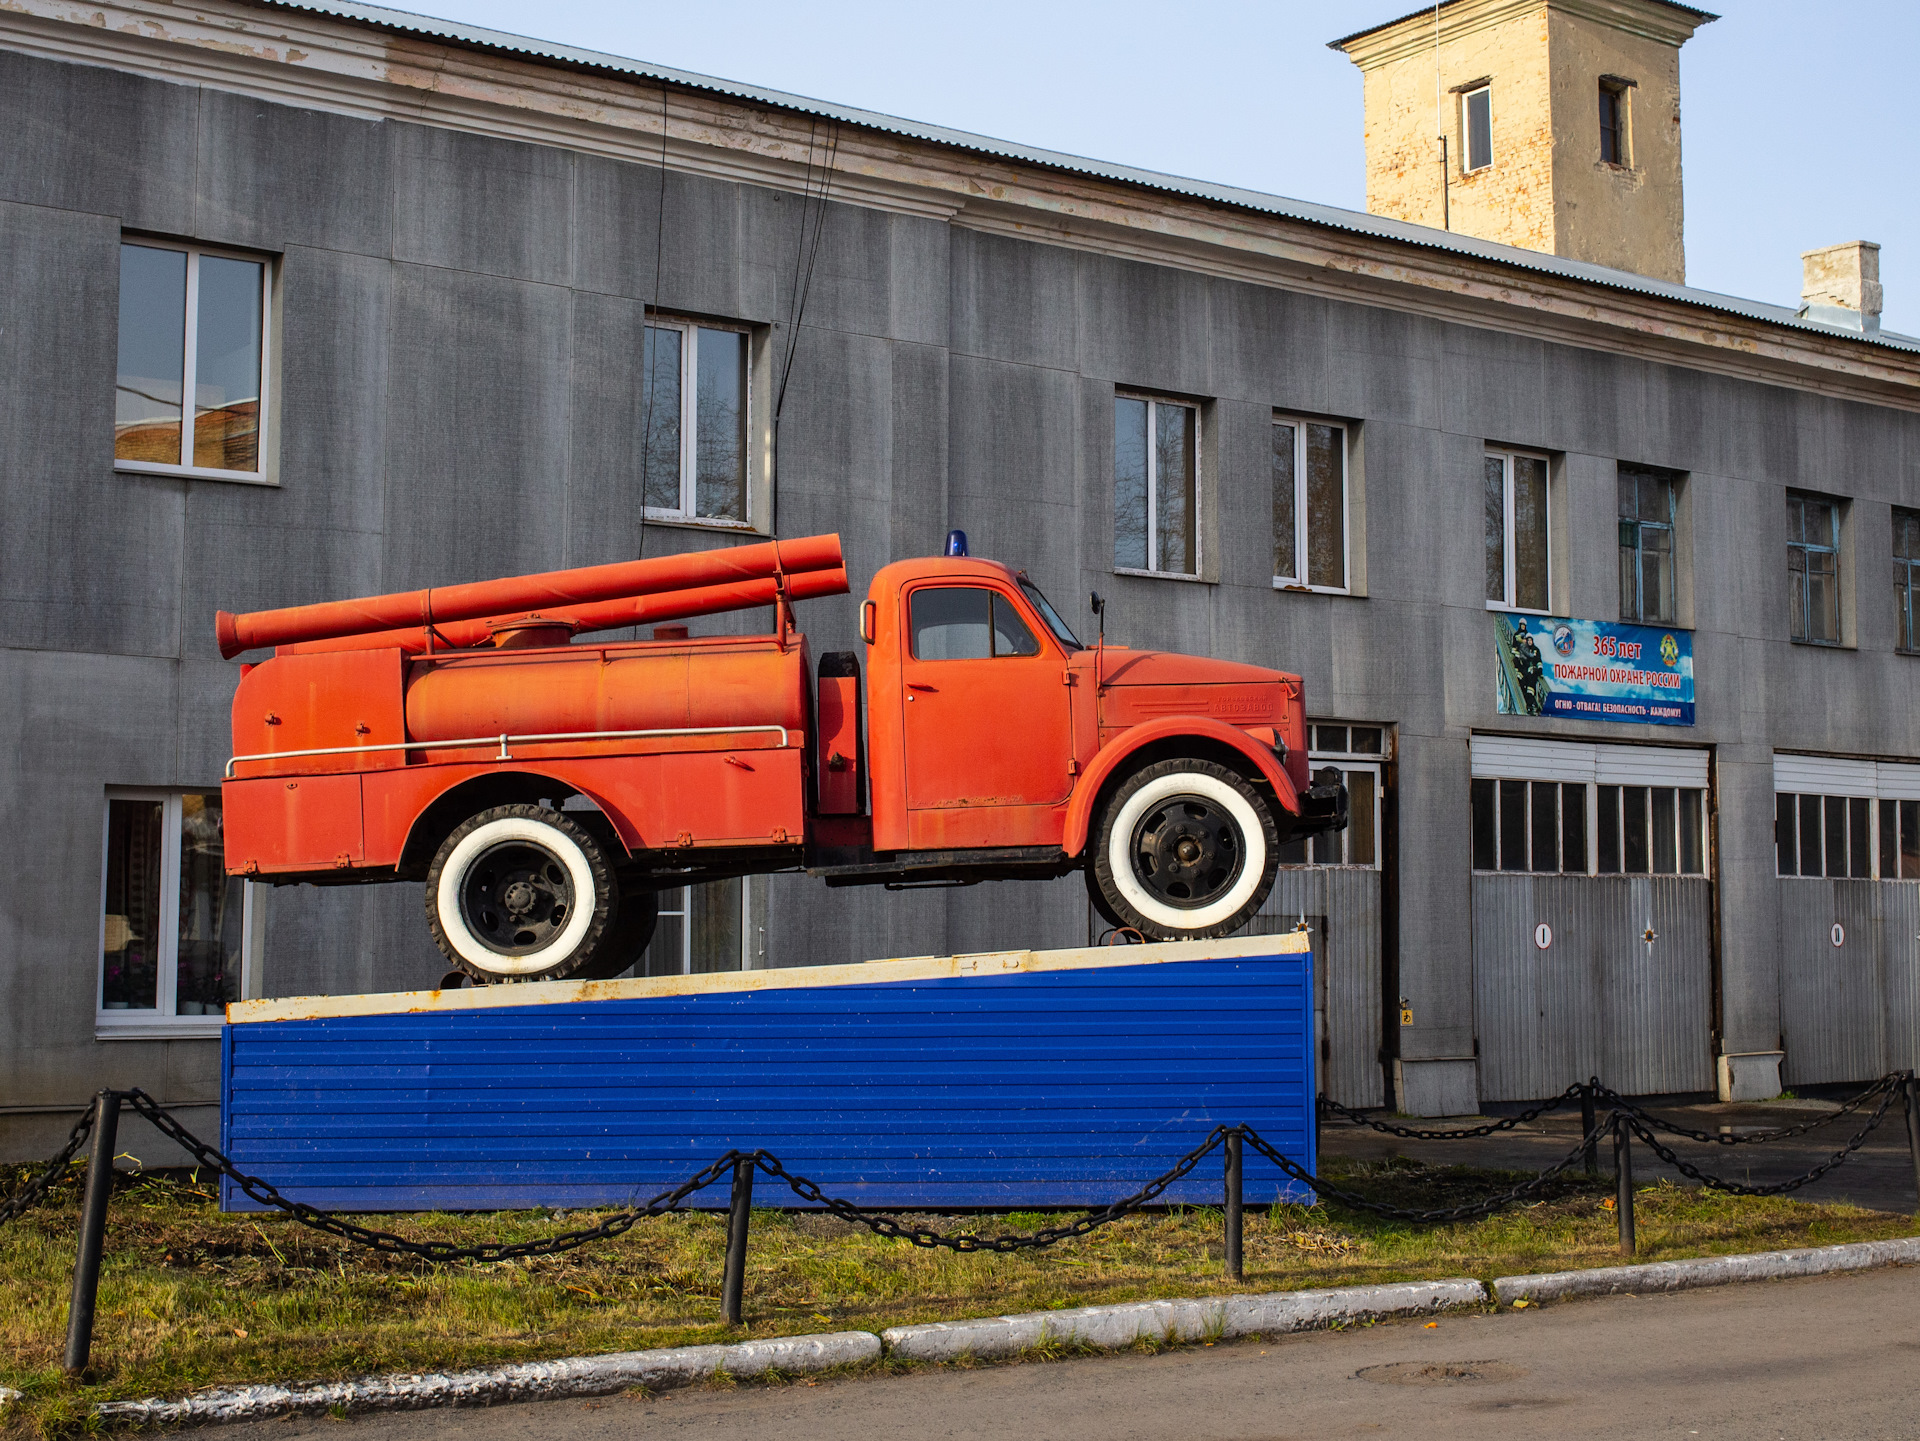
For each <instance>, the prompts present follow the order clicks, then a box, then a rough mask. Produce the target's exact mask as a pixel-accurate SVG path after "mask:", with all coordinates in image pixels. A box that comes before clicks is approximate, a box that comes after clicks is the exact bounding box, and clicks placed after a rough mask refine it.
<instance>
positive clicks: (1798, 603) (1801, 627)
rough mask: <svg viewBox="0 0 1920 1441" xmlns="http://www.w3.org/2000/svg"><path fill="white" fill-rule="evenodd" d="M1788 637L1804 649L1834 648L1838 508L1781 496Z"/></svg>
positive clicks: (1837, 628) (1816, 498)
mask: <svg viewBox="0 0 1920 1441" xmlns="http://www.w3.org/2000/svg"><path fill="white" fill-rule="evenodd" d="M1787 586H1788V596H1789V602H1788V613H1789V616H1790V617H1791V621H1790V625H1791V630H1790V634H1791V636H1792V638H1793V639H1794V640H1796V641H1802V642H1804V643H1806V644H1809V645H1838V644H1839V643H1840V507H1839V506H1838V505H1837V504H1836V503H1835V502H1833V501H1831V500H1827V499H1825V498H1823V497H1821V496H1817V495H1802V494H1800V493H1799V492H1797V491H1788V492H1787Z"/></svg>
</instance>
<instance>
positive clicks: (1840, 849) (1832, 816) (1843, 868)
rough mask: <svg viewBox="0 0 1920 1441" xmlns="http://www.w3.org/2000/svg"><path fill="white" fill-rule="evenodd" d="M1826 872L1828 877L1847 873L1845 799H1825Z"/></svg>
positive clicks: (1840, 797)
mask: <svg viewBox="0 0 1920 1441" xmlns="http://www.w3.org/2000/svg"><path fill="white" fill-rule="evenodd" d="M1825 815H1826V842H1827V871H1826V873H1827V874H1828V875H1829V876H1844V875H1846V873H1847V798H1846V797H1845V796H1828V797H1827V798H1826V808H1825Z"/></svg>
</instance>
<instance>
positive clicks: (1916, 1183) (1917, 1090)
mask: <svg viewBox="0 0 1920 1441" xmlns="http://www.w3.org/2000/svg"><path fill="white" fill-rule="evenodd" d="M1906 1091H1907V1154H1908V1155H1909V1156H1911V1157H1912V1158H1913V1191H1914V1199H1915V1200H1916V1201H1920V1080H1916V1079H1915V1077H1914V1074H1913V1072H1911V1071H1909V1072H1907V1084H1906Z"/></svg>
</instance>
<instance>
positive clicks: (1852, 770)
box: [1773, 754, 1880, 796]
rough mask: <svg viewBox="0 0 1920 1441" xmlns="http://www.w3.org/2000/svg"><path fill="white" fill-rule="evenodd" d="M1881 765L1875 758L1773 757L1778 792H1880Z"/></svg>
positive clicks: (1851, 794) (1870, 793) (1831, 794)
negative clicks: (1877, 764)
mask: <svg viewBox="0 0 1920 1441" xmlns="http://www.w3.org/2000/svg"><path fill="white" fill-rule="evenodd" d="M1877 770H1878V767H1877V766H1875V764H1874V763H1873V762H1872V761H1854V760H1842V759H1841V758H1840V757H1838V756H1789V755H1779V754H1776V755H1775V756H1774V758H1773V789H1774V791H1775V793H1776V794H1778V793H1781V792H1793V793H1797V794H1801V795H1824V796H1871V795H1875V794H1877V793H1878V792H1879V789H1880V781H1879V776H1878V775H1877V774H1876V772H1877Z"/></svg>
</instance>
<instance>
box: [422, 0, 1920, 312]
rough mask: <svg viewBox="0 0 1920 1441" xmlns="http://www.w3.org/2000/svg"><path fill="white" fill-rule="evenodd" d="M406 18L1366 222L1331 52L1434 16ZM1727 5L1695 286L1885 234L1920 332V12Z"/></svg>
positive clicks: (1028, 8) (1783, 293)
mask: <svg viewBox="0 0 1920 1441" xmlns="http://www.w3.org/2000/svg"><path fill="white" fill-rule="evenodd" d="M1695 3H1697V4H1699V5H1700V7H1701V8H1706V9H1712V8H1716V7H1714V6H1713V5H1712V4H1711V0H1695ZM403 4H404V8H407V9H412V10H416V11H420V12H423V13H427V14H431V15H438V16H441V17H443V18H447V19H453V20H462V21H466V22H468V23H470V24H475V25H486V26H491V27H493V28H495V29H499V30H509V31H513V32H515V33H517V34H521V35H531V36H536V37H539V38H541V39H546V40H555V41H560V42H562V43H565V44H570V45H580V46H587V47H590V48H592V49H596V50H605V51H610V52H612V53H614V54H617V55H625V56H629V57H633V58H636V59H641V60H649V61H653V62H655V63H658V64H662V65H672V66H678V67H681V68H683V69H687V70H697V71H701V72H703V73H705V74H709V75H717V76H722V77H724V78H726V79H730V80H739V81H746V82H750V83H754V84H759V85H765V86H769V87H772V88H774V89H779V90H788V91H793V92H795V93H797V94H801V95H810V96H816V97H819V98H822V99H829V100H835V101H839V102H840V103H842V104H846V105H857V106H862V107H865V108H867V109H872V110H881V111H885V112H888V113H889V114H893V115H901V116H906V117H908V118H911V119H914V120H924V121H930V122H933V123H937V124H942V125H951V126H955V127H957V128H959V129H963V130H972V131H977V132H979V133H981V134H986V135H993V136H1000V137H1003V138H1006V139H1010V140H1018V141H1022V142H1024V143H1026V144H1029V145H1039V146H1045V147H1047V148H1049V149H1054V150H1065V151H1069V152H1072V153H1074V154H1077V155H1086V156H1092V157H1094V158H1096V159H1101V160H1110V161H1116V162H1119V163H1122V164H1128V165H1139V166H1145V167H1147V168H1149V169H1154V170H1165V171H1171V172H1174V173H1176V174H1180V175H1189V176H1196V177H1199V178H1201V179H1204V180H1215V181H1221V182H1225V183H1228V184H1233V185H1244V186H1249V187H1252V188H1254V189H1257V190H1264V191H1268V192H1271V193H1273V194H1278V195H1286V196H1291V197H1294V198H1296V199H1301V200H1316V201H1320V202H1322V203H1325V204H1329V205H1342V206H1347V207H1349V208H1351V209H1355V210H1358V209H1363V208H1364V207H1365V203H1366V201H1365V194H1366V191H1365V176H1364V174H1363V170H1362V156H1361V134H1360V72H1359V71H1358V70H1356V69H1354V67H1353V65H1352V63H1351V62H1350V61H1348V60H1347V59H1346V57H1345V56H1343V55H1341V54H1339V53H1337V52H1335V51H1332V50H1328V49H1327V48H1326V42H1327V41H1328V40H1331V39H1333V38H1335V37H1336V36H1340V35H1345V34H1349V33H1351V32H1352V31H1354V30H1357V29H1361V28H1363V27H1365V26H1367V25H1371V24H1377V23H1379V22H1380V21H1383V20H1388V19H1392V18H1393V17H1395V16H1397V15H1400V14H1402V13H1404V12H1405V11H1407V10H1409V9H1412V8H1413V6H1412V5H1411V4H1409V3H1406V0H1327V3H1318V4H1314V3H1306V0H1268V3H1265V4H1255V3H1242V0H1211V3H1198V4H1189V5H1186V6H1184V7H1170V6H1166V5H1158V4H1156V5H1148V4H1142V3H1138V0H1106V3H1098V4H1096V3H1087V0H1060V3H1053V4H1047V3H1032V0H1027V3H1011V0H970V3H966V4H958V5H955V4H945V5H939V6H933V5H925V4H921V5H911V4H906V5H903V4H900V3H897V0H896V3H880V0H813V3H810V4H805V5H794V4H771V3H766V0H742V3H735V4H711V3H710V4H704V5H689V4H632V3H618V0H543V3H540V4H530V3H525V0H410V3H409V0H403ZM1717 8H1718V9H1719V10H1720V11H1721V16H1722V18H1721V19H1719V20H1717V21H1715V22H1714V23H1713V24H1711V25H1707V26H1705V27H1703V28H1702V29H1701V30H1700V31H1699V32H1698V33H1697V34H1696V35H1695V36H1694V38H1693V39H1692V40H1690V41H1689V42H1688V43H1687V45H1686V47H1685V49H1683V50H1682V51H1681V101H1682V106H1683V112H1682V119H1683V125H1684V131H1683V133H1684V137H1685V139H1684V151H1685V162H1684V163H1685V169H1686V205H1687V279H1688V281H1689V282H1690V283H1691V284H1694V285H1698V286H1702V287H1705V288H1707V289H1710V290H1719V291H1725V292H1728V293H1730V294H1734V295H1740V296H1746V297H1749V298H1751V299H1755V300H1764V301H1769V302H1772V303H1774V304H1780V305H1796V304H1798V303H1799V298H1800V260H1799V256H1800V252H1801V251H1802V250H1808V249H1811V248H1813V247H1814V246H1817V245H1831V244H1834V243H1835V242H1838V241H1842V240H1877V241H1879V242H1880V244H1881V245H1882V246H1883V247H1884V249H1883V250H1882V252H1881V271H1882V279H1883V281H1884V282H1885V285H1886V290H1887V307H1886V315H1885V324H1886V326H1887V328H1888V329H1891V330H1899V331H1904V332H1906V333H1908V334H1920V257H1916V256H1915V254H1914V248H1915V245H1916V243H1917V240H1920V237H1916V223H1915V222H1916V220H1917V219H1920V198H1917V197H1916V190H1917V186H1916V175H1920V154H1917V153H1916V152H1920V107H1916V105H1915V104H1914V102H1913V100H1912V98H1911V97H1912V90H1913V74H1914V67H1915V63H1916V61H1917V60H1920V4H1915V3H1914V0H1826V3H1817V4H1816V3H1809V0H1723V3H1722V4H1721V5H1720V6H1719V7H1717ZM1902 95H1907V96H1908V97H1909V98H1908V99H1906V100H1902V99H1900V96H1902Z"/></svg>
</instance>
